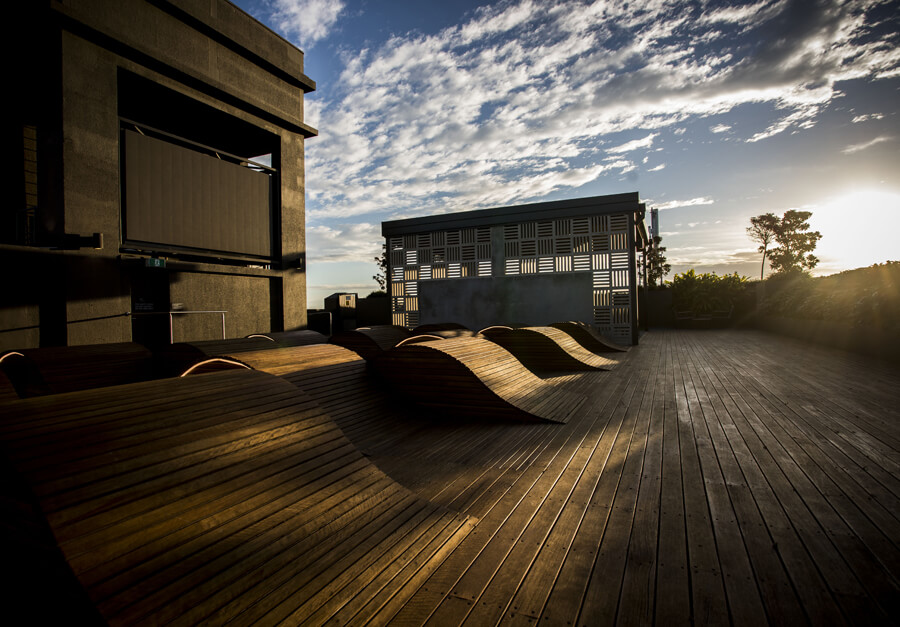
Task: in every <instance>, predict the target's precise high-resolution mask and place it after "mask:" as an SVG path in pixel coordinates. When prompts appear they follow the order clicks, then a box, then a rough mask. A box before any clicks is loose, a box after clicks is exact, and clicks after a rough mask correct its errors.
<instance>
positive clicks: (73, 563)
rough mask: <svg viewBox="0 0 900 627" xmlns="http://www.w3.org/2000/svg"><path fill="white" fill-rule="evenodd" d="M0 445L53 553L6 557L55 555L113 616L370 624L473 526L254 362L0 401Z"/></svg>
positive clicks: (123, 619) (125, 620)
mask: <svg viewBox="0 0 900 627" xmlns="http://www.w3.org/2000/svg"><path fill="white" fill-rule="evenodd" d="M0 448H2V450H4V451H6V452H7V453H8V460H7V462H8V463H9V465H10V466H12V469H13V470H14V472H15V473H16V475H15V478H16V479H17V481H18V482H19V483H17V485H18V486H20V488H21V489H22V490H25V493H26V495H28V498H30V499H34V502H35V503H36V505H37V509H36V510H32V511H33V512H34V511H39V512H42V513H43V519H41V517H40V515H39V514H36V513H32V514H28V513H27V509H26V508H25V507H22V508H20V509H19V510H17V511H21V512H24V513H22V514H21V516H22V517H25V518H27V517H28V516H32V517H37V518H38V519H39V520H38V521H37V522H38V524H41V525H48V526H49V530H52V536H50V535H48V538H50V540H49V542H50V543H51V544H53V545H55V546H49V547H43V546H42V547H35V546H32V545H26V544H25V543H20V546H21V549H20V550H18V551H17V552H18V554H17V555H16V556H15V557H16V559H17V561H20V562H22V563H24V564H27V563H30V560H29V552H31V553H38V552H43V554H46V553H47V552H54V551H55V552H56V553H55V556H56V561H57V562H60V563H62V564H63V570H65V566H66V565H67V566H68V568H70V569H71V571H70V574H69V575H68V579H67V583H68V584H69V585H70V586H72V587H73V588H78V589H79V591H83V592H82V593H83V594H84V593H86V596H87V597H88V598H89V600H90V606H89V609H90V607H91V606H92V607H93V608H95V609H96V611H97V612H99V614H100V615H101V616H102V619H103V621H106V622H107V623H109V624H112V625H131V624H136V623H138V622H141V623H149V624H197V623H216V624H219V623H224V622H227V621H229V620H234V621H235V622H236V623H238V624H257V623H280V622H284V623H286V624H297V623H299V622H300V621H301V620H302V619H305V620H309V621H311V622H313V623H316V624H323V623H325V622H326V621H327V620H329V619H330V618H332V617H334V615H335V613H336V612H338V611H341V612H348V614H347V616H349V621H350V622H351V623H355V624H364V623H366V622H367V621H368V619H369V618H371V615H372V614H371V613H372V612H376V611H377V610H378V608H380V607H381V606H382V605H383V603H384V602H386V600H387V599H389V598H391V596H392V595H394V594H397V593H398V592H399V596H400V598H401V599H403V598H405V597H408V596H409V595H410V594H412V592H413V591H414V590H407V589H406V584H407V582H409V581H410V579H411V578H412V577H413V576H416V577H419V576H421V575H422V574H424V575H425V577H426V578H427V576H428V574H429V573H430V572H432V571H433V570H434V569H435V568H436V567H437V565H438V564H439V563H440V562H441V561H442V560H443V557H444V555H446V552H447V551H449V550H452V548H453V547H455V546H456V545H457V544H458V543H459V542H460V541H461V540H462V538H463V537H464V536H465V535H466V533H468V531H469V529H470V528H471V527H472V519H469V518H467V517H464V516H462V515H459V514H456V513H453V512H450V511H448V510H446V509H443V508H441V507H439V506H436V505H434V504H432V503H430V502H428V501H425V500H422V499H420V498H418V497H416V496H415V495H414V494H412V493H411V492H410V491H408V490H407V489H406V488H404V487H402V486H401V485H399V484H397V483H396V482H395V481H393V480H392V479H390V478H389V477H388V476H386V475H385V474H384V473H382V472H381V471H380V470H379V469H378V468H376V467H375V466H374V465H372V464H371V463H370V462H369V461H367V459H366V458H365V457H364V456H363V455H362V454H361V453H360V452H359V451H358V450H357V449H356V448H355V447H354V446H353V445H352V444H351V443H350V441H349V440H347V438H346V437H345V436H344V435H343V433H342V432H341V430H340V429H339V428H338V427H337V425H336V424H335V423H334V422H333V421H332V420H331V418H330V417H329V416H328V415H327V414H325V412H324V411H323V410H322V409H321V407H320V406H319V405H318V404H317V403H316V402H314V401H313V400H312V399H311V398H310V397H309V396H307V395H305V394H304V393H303V392H301V391H300V390H298V389H297V388H296V387H295V386H294V385H292V384H290V383H289V382H287V381H285V380H283V379H281V378H279V377H275V376H272V375H269V374H266V373H262V372H256V371H251V370H237V371H232V372H218V373H213V374H207V375H201V376H196V377H186V378H179V379H167V380H161V381H150V382H145V383H138V384H132V385H127V386H118V387H113V388H106V389H102V390H91V391H86V392H75V393H72V394H65V395H54V396H46V397H42V398H36V399H27V400H22V401H18V402H16V403H8V404H5V405H3V406H0ZM7 479H10V480H11V479H12V476H11V477H7ZM6 483H9V481H7V482H6ZM25 522H26V523H27V522H29V521H25ZM30 522H32V523H34V522H35V521H30ZM13 528H14V529H15V528H21V529H27V524H20V525H18V527H13ZM409 587H412V588H414V587H415V586H409ZM45 592H46V590H45V589H43V588H42V589H40V590H39V591H36V593H35V597H36V598H41V597H40V595H41V594H43V593H45ZM45 598H46V597H45ZM51 598H54V597H51ZM53 602H54V603H55V602H56V601H55V600H54V601H53ZM363 608H365V611H362V610H363ZM4 611H5V612H6V611H8V608H5V609H4ZM356 612H361V613H359V614H356V615H354V613H356ZM68 618H69V619H68V622H69V623H70V624H83V621H82V619H83V618H85V617H82V616H78V615H73V616H70V617H68ZM87 618H91V617H90V616H87Z"/></svg>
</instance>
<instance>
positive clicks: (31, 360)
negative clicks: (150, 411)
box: [0, 342, 153, 398]
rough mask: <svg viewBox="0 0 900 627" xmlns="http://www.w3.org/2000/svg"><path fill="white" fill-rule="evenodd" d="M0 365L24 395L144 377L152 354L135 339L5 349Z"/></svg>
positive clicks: (148, 374) (149, 374) (147, 375)
mask: <svg viewBox="0 0 900 627" xmlns="http://www.w3.org/2000/svg"><path fill="white" fill-rule="evenodd" d="M0 369H2V370H3V371H4V372H5V373H6V376H7V377H8V378H9V380H10V381H11V382H12V384H13V386H14V387H15V389H16V391H17V392H18V394H19V396H21V397H23V398H27V397H31V396H42V395H44V394H61V393H64V392H74V391H77V390H88V389H92V388H99V387H106V386H110V385H121V384H123V383H132V382H135V381H145V380H147V379H150V378H151V377H152V374H153V354H152V353H151V352H150V351H149V350H148V349H147V348H146V347H145V346H143V345H141V344H137V343H135V342H122V343H115V344H90V345H85V346H58V347H56V346H54V347H46V348H28V349H24V350H20V351H7V352H6V353H4V354H3V355H2V356H0Z"/></svg>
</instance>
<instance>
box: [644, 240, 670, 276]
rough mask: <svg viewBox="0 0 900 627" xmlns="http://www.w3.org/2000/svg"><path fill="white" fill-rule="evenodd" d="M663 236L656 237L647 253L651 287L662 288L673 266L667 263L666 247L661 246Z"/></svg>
mask: <svg viewBox="0 0 900 627" xmlns="http://www.w3.org/2000/svg"><path fill="white" fill-rule="evenodd" d="M661 242H662V236H660V235H654V236H653V243H652V244H651V245H650V250H648V251H647V282H648V283H649V284H650V287H656V286H657V285H659V286H662V284H663V278H664V277H665V276H666V275H667V274H669V271H670V270H671V269H672V266H671V265H669V264H668V263H666V247H665V246H660V243H661Z"/></svg>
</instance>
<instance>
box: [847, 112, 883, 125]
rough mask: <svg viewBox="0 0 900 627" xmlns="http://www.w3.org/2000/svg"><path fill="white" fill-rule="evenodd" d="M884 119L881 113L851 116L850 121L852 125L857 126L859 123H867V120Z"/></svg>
mask: <svg viewBox="0 0 900 627" xmlns="http://www.w3.org/2000/svg"><path fill="white" fill-rule="evenodd" d="M883 118H884V115H883V114H881V113H869V114H866V115H856V116H853V119H852V120H850V121H851V122H852V123H853V124H859V123H860V122H867V121H869V120H881V119H883Z"/></svg>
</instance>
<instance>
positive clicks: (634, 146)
mask: <svg viewBox="0 0 900 627" xmlns="http://www.w3.org/2000/svg"><path fill="white" fill-rule="evenodd" d="M658 135H659V133H650V134H649V135H647V136H646V137H644V138H643V139H635V140H633V141H630V142H626V143H624V144H622V145H621V146H616V147H615V148H607V149H606V152H612V153H622V152H631V151H632V150H638V149H639V148H649V147H650V146H651V145H653V140H654V138H656V137H657V136H658Z"/></svg>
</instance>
